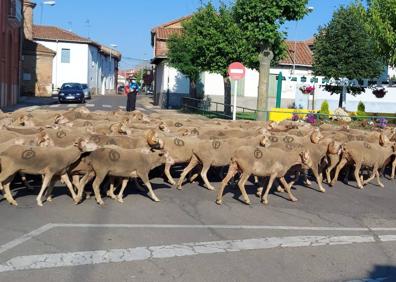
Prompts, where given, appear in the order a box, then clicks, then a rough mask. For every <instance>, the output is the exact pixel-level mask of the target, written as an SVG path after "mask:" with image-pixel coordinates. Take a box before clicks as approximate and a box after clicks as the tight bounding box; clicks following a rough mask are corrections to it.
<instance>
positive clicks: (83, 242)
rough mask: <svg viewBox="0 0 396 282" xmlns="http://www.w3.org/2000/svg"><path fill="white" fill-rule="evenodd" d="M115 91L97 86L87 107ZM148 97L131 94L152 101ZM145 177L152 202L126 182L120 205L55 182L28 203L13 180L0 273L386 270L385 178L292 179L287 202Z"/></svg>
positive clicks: (36, 276)
mask: <svg viewBox="0 0 396 282" xmlns="http://www.w3.org/2000/svg"><path fill="white" fill-rule="evenodd" d="M124 102H125V97H115V96H113V97H96V98H94V99H92V101H89V102H88V103H87V106H88V105H90V104H93V105H94V106H92V107H91V109H98V110H108V109H117V108H118V107H120V106H122V105H123V103H124ZM148 103H149V99H147V98H145V97H143V98H142V97H141V98H139V100H138V105H139V107H140V108H141V109H142V110H144V111H146V112H150V111H153V110H154V109H153V108H152V107H148ZM106 105H109V106H110V107H107V106H106ZM43 107H48V108H53V109H64V108H69V107H70V105H58V104H53V105H45V106H43ZM88 107H89V106H88ZM156 110H157V109H156ZM177 173H178V172H177V171H176V176H177ZM152 177H153V179H152V183H153V187H154V189H155V191H156V194H157V195H158V197H159V198H160V199H161V202H159V203H155V202H153V201H151V200H150V199H149V198H148V196H147V195H146V193H144V192H140V191H139V190H138V189H137V188H136V187H135V184H133V182H131V183H130V185H129V187H128V188H127V191H126V194H127V196H126V198H125V203H124V204H119V203H117V202H115V201H113V200H111V199H109V198H105V206H104V207H100V206H98V205H97V204H96V203H95V201H94V199H93V198H91V199H87V200H85V201H84V202H83V203H81V204H80V205H77V206H76V205H74V204H73V202H72V199H71V198H70V197H69V196H68V195H67V193H66V188H65V187H63V186H62V185H61V184H58V185H59V186H58V187H57V188H56V197H55V198H54V200H53V202H50V203H49V202H46V203H44V207H42V208H39V207H37V206H36V201H35V196H36V195H37V193H38V189H39V187H38V185H39V183H40V182H39V181H38V182H36V183H35V185H36V188H35V191H32V192H30V191H27V190H26V189H24V188H21V187H22V185H21V184H20V183H19V182H17V183H16V187H15V189H14V193H15V196H16V199H17V201H18V203H19V206H18V207H12V206H9V205H8V204H7V203H6V201H5V200H4V199H1V200H0V213H1V215H2V216H1V217H0V232H1V237H0V281H2V282H3V281H33V282H35V281H37V282H39V281H396V267H395V265H396V205H395V199H396V185H395V183H394V182H390V181H385V183H386V187H385V188H379V187H377V186H375V185H369V186H367V187H366V188H365V189H364V190H363V191H360V190H358V189H356V188H355V187H354V186H353V185H354V184H355V183H354V182H352V181H351V182H350V184H351V185H352V186H350V185H345V184H342V183H341V182H339V183H338V184H337V187H335V188H328V189H327V193H326V194H322V193H319V192H317V191H316V190H315V188H316V186H313V188H308V187H303V186H300V185H296V186H295V188H296V190H295V191H294V194H295V196H296V197H297V198H298V199H299V201H298V202H296V203H292V202H289V201H288V200H286V195H283V194H279V193H275V194H272V195H270V198H269V201H270V204H269V205H268V206H264V205H262V204H260V203H259V199H258V198H256V197H255V196H254V192H255V187H254V186H253V185H250V186H249V185H248V186H247V188H248V193H249V196H250V198H251V200H252V205H250V206H247V205H244V204H243V203H241V201H240V193H239V191H238V189H237V188H236V187H231V186H230V187H229V189H226V194H225V196H224V204H223V205H222V206H218V205H216V204H215V202H214V200H215V193H214V192H211V191H208V190H206V189H205V188H202V187H201V186H200V185H199V183H193V184H187V185H185V186H184V190H183V191H178V190H177V189H176V188H174V187H171V186H170V185H168V184H166V183H164V182H163V180H162V178H161V175H160V174H158V173H156V172H155V171H154V172H153V173H152ZM211 180H212V181H214V183H215V185H216V187H218V186H219V183H218V181H219V180H218V178H216V174H214V173H212V178H211Z"/></svg>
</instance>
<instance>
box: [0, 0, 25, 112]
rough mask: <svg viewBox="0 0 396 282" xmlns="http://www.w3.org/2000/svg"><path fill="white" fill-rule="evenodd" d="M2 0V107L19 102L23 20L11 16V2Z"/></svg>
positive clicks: (0, 84)
mask: <svg viewBox="0 0 396 282" xmlns="http://www.w3.org/2000/svg"><path fill="white" fill-rule="evenodd" d="M11 2H12V1H8V0H0V107H6V106H10V105H12V104H15V103H16V102H17V98H18V95H19V88H20V82H19V81H20V71H19V70H20V65H21V51H20V50H21V48H20V46H21V41H20V40H21V31H22V22H21V20H20V19H18V18H15V17H9V14H8V12H9V10H10V9H9V8H10V7H9V6H8V5H9V4H10V3H11Z"/></svg>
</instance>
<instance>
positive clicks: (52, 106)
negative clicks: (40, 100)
mask: <svg viewBox="0 0 396 282" xmlns="http://www.w3.org/2000/svg"><path fill="white" fill-rule="evenodd" d="M49 107H50V108H58V107H60V104H55V105H51V106H49Z"/></svg>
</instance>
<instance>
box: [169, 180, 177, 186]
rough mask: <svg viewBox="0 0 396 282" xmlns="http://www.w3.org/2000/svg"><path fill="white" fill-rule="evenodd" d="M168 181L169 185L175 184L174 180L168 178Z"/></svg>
mask: <svg viewBox="0 0 396 282" xmlns="http://www.w3.org/2000/svg"><path fill="white" fill-rule="evenodd" d="M168 183H169V184H170V185H176V181H174V180H168Z"/></svg>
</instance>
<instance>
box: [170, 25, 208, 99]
mask: <svg viewBox="0 0 396 282" xmlns="http://www.w3.org/2000/svg"><path fill="white" fill-rule="evenodd" d="M188 31H189V29H187V32H183V33H180V34H175V35H173V36H171V37H170V39H169V41H168V48H169V51H168V62H169V64H170V65H171V66H173V67H174V68H176V69H178V70H179V71H180V72H181V73H183V74H184V75H185V76H187V77H188V78H189V80H190V90H189V96H190V97H191V98H197V82H198V80H199V74H200V72H201V69H200V68H199V67H198V64H197V62H198V60H199V57H198V51H197V48H196V47H197V45H196V44H195V42H194V40H195V38H194V37H193V36H191V35H190V34H189V32H188Z"/></svg>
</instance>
